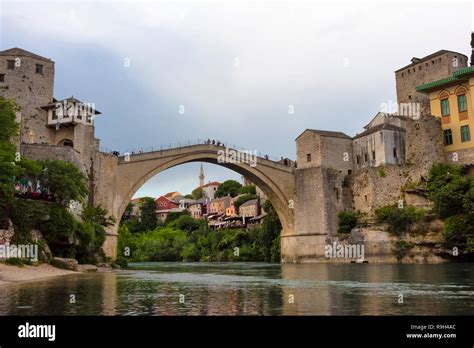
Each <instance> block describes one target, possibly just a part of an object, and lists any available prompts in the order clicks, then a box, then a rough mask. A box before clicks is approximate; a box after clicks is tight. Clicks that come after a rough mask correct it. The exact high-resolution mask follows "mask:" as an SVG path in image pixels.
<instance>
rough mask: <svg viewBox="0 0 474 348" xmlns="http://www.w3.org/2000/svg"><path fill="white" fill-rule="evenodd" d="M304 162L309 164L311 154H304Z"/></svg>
mask: <svg viewBox="0 0 474 348" xmlns="http://www.w3.org/2000/svg"><path fill="white" fill-rule="evenodd" d="M306 162H311V154H310V153H308V154H306Z"/></svg>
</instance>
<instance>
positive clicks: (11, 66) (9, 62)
mask: <svg viewBox="0 0 474 348" xmlns="http://www.w3.org/2000/svg"><path fill="white" fill-rule="evenodd" d="M7 69H8V70H15V61H14V60H7Z"/></svg>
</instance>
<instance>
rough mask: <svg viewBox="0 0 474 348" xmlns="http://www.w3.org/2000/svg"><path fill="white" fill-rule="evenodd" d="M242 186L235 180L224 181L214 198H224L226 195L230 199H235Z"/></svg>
mask: <svg viewBox="0 0 474 348" xmlns="http://www.w3.org/2000/svg"><path fill="white" fill-rule="evenodd" d="M241 187H242V185H241V184H240V183H239V182H237V181H235V180H226V181H224V182H223V183H222V184H220V185H219V187H218V188H217V190H216V194H215V196H216V197H218V198H219V197H224V196H227V195H228V194H229V195H230V196H231V197H235V196H237V195H238V194H239V192H240V189H241Z"/></svg>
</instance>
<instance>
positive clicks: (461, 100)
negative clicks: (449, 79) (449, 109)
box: [458, 94, 467, 112]
mask: <svg viewBox="0 0 474 348" xmlns="http://www.w3.org/2000/svg"><path fill="white" fill-rule="evenodd" d="M458 110H459V112H464V111H467V100H466V95H465V94H460V95H458Z"/></svg>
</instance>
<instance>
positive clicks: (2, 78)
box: [0, 74, 5, 82]
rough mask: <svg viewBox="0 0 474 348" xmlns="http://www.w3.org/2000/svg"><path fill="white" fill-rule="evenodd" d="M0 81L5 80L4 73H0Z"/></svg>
mask: <svg viewBox="0 0 474 348" xmlns="http://www.w3.org/2000/svg"><path fill="white" fill-rule="evenodd" d="M0 82H5V74H0Z"/></svg>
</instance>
